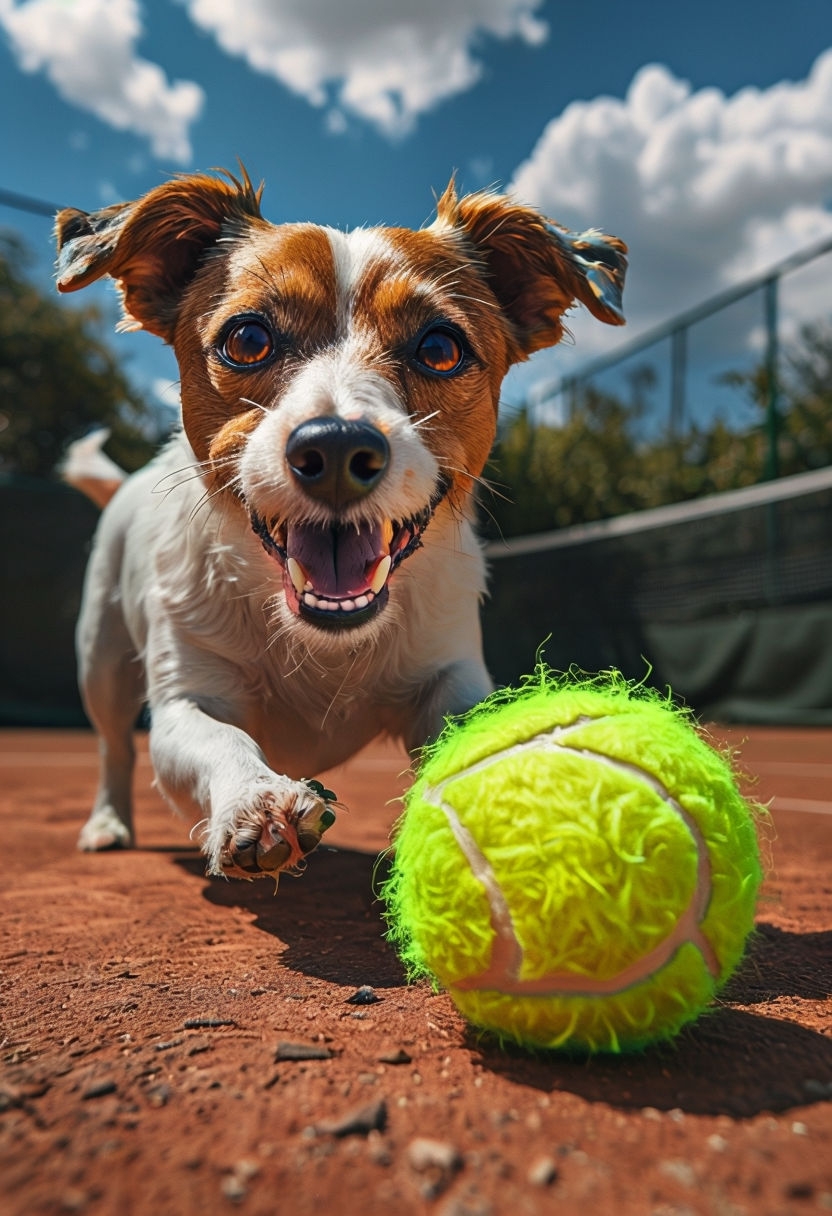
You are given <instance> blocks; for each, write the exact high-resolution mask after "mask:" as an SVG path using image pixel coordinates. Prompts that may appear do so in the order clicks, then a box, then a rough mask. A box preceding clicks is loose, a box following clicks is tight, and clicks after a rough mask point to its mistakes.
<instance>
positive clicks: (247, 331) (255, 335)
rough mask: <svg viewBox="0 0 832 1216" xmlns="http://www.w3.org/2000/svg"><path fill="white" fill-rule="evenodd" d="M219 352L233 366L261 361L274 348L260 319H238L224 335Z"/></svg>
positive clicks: (243, 365) (272, 340) (272, 341)
mask: <svg viewBox="0 0 832 1216" xmlns="http://www.w3.org/2000/svg"><path fill="white" fill-rule="evenodd" d="M219 350H220V354H221V355H222V357H223V359H225V360H226V362H227V363H233V364H234V366H235V367H251V366H252V365H253V364H257V363H263V362H265V360H266V359H268V358H269V357H270V356H271V354H272V352H273V350H274V339H273V337H272V335H271V333H270V332H269V330H268V329H267V328H266V326H265V325H264V324H263V323H262V321H253V320H252V321H240V322H239V323H238V324H237V325H234V326H233V327H232V328H231V329H230V330H229V331H228V333H227V334H226V335H225V338H224V340H223V342H222V343H221V344H220V348H219Z"/></svg>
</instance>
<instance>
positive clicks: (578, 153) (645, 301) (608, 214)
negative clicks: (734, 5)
mask: <svg viewBox="0 0 832 1216" xmlns="http://www.w3.org/2000/svg"><path fill="white" fill-rule="evenodd" d="M511 189H512V191H513V192H514V193H515V194H516V195H517V196H519V197H520V198H522V199H523V200H524V201H526V202H529V203H532V204H533V205H535V206H537V207H539V208H540V209H541V210H542V211H544V212H545V213H546V214H548V215H549V216H552V217H554V218H556V219H558V220H560V221H561V222H563V223H566V224H567V225H568V226H570V227H575V228H586V227H588V226H598V227H602V228H605V229H606V230H607V231H610V232H613V233H615V234H616V235H619V236H621V237H623V239H624V240H626V241H627V243H628V245H629V246H630V272H629V276H628V280H627V290H626V292H625V311H626V313H627V316H628V320H629V323H630V325H629V330H625V331H624V333H623V335H622V334H618V335H615V334H613V333H612V332H611V331H605V330H604V329H602V327H599V326H598V325H597V323H595V322H592V323H591V324H590V323H587V322H586V321H585V319H584V318H582V317H580V316H576V317H575V318H574V323H573V325H572V328H573V330H574V332H575V335H576V339H577V340H578V342H577V352H578V355H579V356H582V357H583V358H584V359H585V358H586V357H587V355H588V354H592V353H595V352H596V351H597V350H599V349H601V348H603V349H604V351H606V352H608V351H610V350H611V349H612V348H613V346H614V345H615V344H616V343H619V342H621V341H622V339H623V340H624V341H626V340H628V339H629V338H632V337H635V335H636V334H637V333H638V331H640V330H644V329H646V328H647V327H649V326H652V325H656V324H659V323H661V322H664V321H667V320H670V319H672V318H673V317H674V316H675V315H676V314H678V313H679V312H681V311H682V310H684V309H685V308H688V307H690V306H692V305H694V304H698V303H700V302H701V301H703V300H705V299H707V298H708V297H709V296H711V295H713V294H715V293H717V292H719V291H721V290H723V289H724V288H726V287H728V286H730V285H733V284H736V283H740V282H742V281H743V280H744V279H746V278H748V277H749V276H750V275H753V274H756V273H758V272H761V271H764V270H766V269H768V268H769V267H770V266H771V265H773V264H774V263H775V262H777V261H778V260H780V259H781V258H783V257H785V256H787V255H788V254H790V253H792V252H794V251H795V250H797V249H801V248H804V247H806V246H808V245H810V244H812V243H813V242H814V241H817V240H820V238H821V237H823V236H825V235H832V213H830V210H829V206H830V203H832V50H828V51H826V52H825V53H824V54H822V55H821V56H820V57H819V58H818V59H817V61H816V62H815V64H814V66H813V68H812V70H811V72H810V74H809V76H808V77H807V79H806V80H803V81H799V82H796V83H791V82H784V83H781V84H777V85H774V86H772V87H771V88H768V89H764V90H760V89H752V88H748V89H743V90H742V91H741V92H739V93H737V94H735V95H734V96H731V97H726V96H725V95H724V94H723V93H721V92H719V91H718V90H717V89H702V90H700V91H699V92H693V91H692V89H691V88H690V86H689V84H687V83H686V82H684V81H681V80H678V79H677V78H676V77H674V76H673V74H672V73H671V72H670V71H669V70H668V69H667V68H666V67H662V66H659V65H650V66H647V67H644V68H642V69H641V70H640V71H639V72H638V73H637V75H636V76H635V78H634V79H633V82H632V84H631V86H630V88H629V91H628V93H627V95H626V97H625V98H624V99H623V100H621V101H619V100H616V99H614V98H609V97H599V98H596V99H595V100H593V101H587V102H576V103H575V104H573V105H570V106H569V107H568V108H567V109H566V110H565V111H564V112H563V114H561V115H560V117H558V118H556V119H554V120H553V121H552V122H551V123H549V125H548V126H547V127H546V129H545V130H544V132H543V135H542V136H541V138H540V140H539V142H538V144H537V147H536V148H535V149H534V151H533V152H532V154H531V156H530V157H529V159H528V160H527V161H526V162H525V163H524V164H522V165H521V166H520V167H519V168H518V170H517V172H516V173H515V176H514V180H513V182H512V184H511ZM826 261H827V260H826V259H824V260H823V262H824V263H826ZM801 274H802V272H801ZM795 279H796V280H797V276H795ZM822 281H825V283H826V284H828V265H824V271H823V275H821V274H820V271H818V272H817V273H815V274H814V275H812V274H809V273H808V272H807V274H806V277H805V279H804V286H805V290H803V291H801V292H794V291H787V290H786V285H788V284H789V283H790V280H785V281H784V292H783V295H784V299H787V300H788V308H789V312H790V316H791V320H792V322H793V321H794V318H795V317H796V316H799V315H800V314H801V312H802V313H803V315H804V316H815V317H817V316H818V315H821V313H822V312H824V311H825V312H828V311H829V309H830V297H829V294H828V286H827V287H826V288H825V296H824V291H823V289H822V288H821V286H820V284H821V282H822ZM564 354H565V359H564V357H563V356H561V357H560V360H559V366H560V367H561V369H562V370H565V369H566V367H567V366H569V365H570V364H571V365H572V366H575V365H576V362H577V360H576V359H575V358H574V356H573V357H570V356H569V354H568V353H567V352H564Z"/></svg>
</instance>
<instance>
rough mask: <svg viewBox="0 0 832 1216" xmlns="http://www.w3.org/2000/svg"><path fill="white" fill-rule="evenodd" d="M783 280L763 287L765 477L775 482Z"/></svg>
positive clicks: (774, 277) (775, 277)
mask: <svg viewBox="0 0 832 1216" xmlns="http://www.w3.org/2000/svg"><path fill="white" fill-rule="evenodd" d="M779 286H780V278H779V275H772V277H771V278H770V279H767V280H766V282H765V285H764V288H763V291H764V301H765V318H766V385H767V396H766V424H765V425H766V441H767V442H766V458H765V465H764V469H763V477H764V479H765V480H767V481H773V480H774V479H775V478H776V477H779V476H780V460H779V457H778V452H777V440H778V437H779V431H780V412H779V408H778V405H779V396H780V386H779V374H778V362H779V347H778V333H777V328H778V294H779Z"/></svg>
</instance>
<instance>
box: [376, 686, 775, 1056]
mask: <svg viewBox="0 0 832 1216" xmlns="http://www.w3.org/2000/svg"><path fill="white" fill-rule="evenodd" d="M760 879H761V866H760V855H759V847H758V841H757V831H756V825H755V818H754V811H753V809H752V808H751V807H750V806H749V804H748V803H747V802H746V801H745V799H744V798H743V797H742V796H741V795H740V793H739V791H738V789H737V785H736V781H735V776H734V772H733V769H732V766H731V763H730V761H729V760H728V759H727V758H726V757H725V756H723V755H722V754H721V753H720V752H718V751H717V750H715V749H714V748H713V747H712V746H710V745H709V744H708V743H707V742H706V741H705V739H704V738H703V737H702V736H701V735H700V734H699V733H698V731H697V730H696V729H695V727H694V725H693V723H692V720H691V718H690V716H689V715H688V714H687V713H686V712H685V711H683V710H679V709H678V708H676V707H674V706H673V705H672V704H671V703H670V701H669V700H668V699H665V698H662V697H661V696H660V695H659V694H657V693H654V692H651V691H649V690H648V689H645V688H644V687H643V686H641V685H637V686H634V685H631V684H629V683H628V682H627V681H626V680H624V678H623V677H622V676H620V675H618V673H615V672H611V673H606V674H605V675H604V676H599V677H594V678H591V679H584V680H579V679H577V678H574V677H571V676H570V677H561V678H555V677H553V676H551V675H550V674H549V673H548V672H546V671H545V669H543V668H540V669H538V671H537V673H536V674H535V676H533V677H529V678H528V679H527V680H526V681H525V682H524V684H523V685H522V687H521V688H520V689H514V690H502V691H500V692H498V693H495V694H493V696H491V697H490V698H488V699H487V700H486V701H484V702H482V703H481V704H480V705H478V706H477V707H475V709H473V710H472V711H471V712H470V713H469V714H467V715H465V716H464V717H462V718H459V719H455V720H452V721H451V722H449V724H448V725H447V726H446V729H445V730H444V732H443V733H442V735H441V736H440V738H439V739H438V740H437V742H436V743H435V744H434V745H433V746H432V747H431V748H430V749H429V750H428V752H427V753H426V755H425V757H424V761H423V765H422V767H421V769H420V773H419V777H418V780H417V781H416V782H415V784H414V785H413V786H412V787H411V789H410V791H409V794H408V797H407V799H406V803H405V811H404V814H403V816H402V818H401V820H400V821H399V824H398V825H397V834H396V838H395V856H394V861H393V867H392V870H391V873H390V877H389V879H388V880H387V882H386V883H385V885H384V888H383V896H384V898H385V900H386V904H387V917H388V922H389V926H390V937H391V938H392V939H393V940H394V941H395V943H396V945H397V947H398V949H399V951H400V953H401V955H402V958H403V959H404V962H405V964H406V967H407V969H408V973H409V975H410V976H411V978H413V977H415V976H419V975H427V976H430V977H432V979H433V980H434V981H435V982H438V983H439V984H440V985H442V986H443V987H445V988H446V989H447V990H448V991H449V993H450V994H451V996H452V998H453V1000H454V1002H455V1003H456V1005H457V1007H458V1009H459V1010H460V1011H461V1012H462V1013H463V1014H464V1015H465V1017H467V1018H468V1020H469V1021H470V1022H472V1023H473V1024H474V1025H476V1026H479V1027H482V1028H485V1029H487V1030H490V1031H492V1032H494V1033H496V1034H497V1035H498V1036H500V1037H501V1038H503V1039H507V1040H514V1041H516V1042H519V1043H522V1044H524V1045H527V1046H533V1047H543V1048H565V1049H570V1050H576V1049H577V1050H581V1051H624V1050H634V1049H639V1048H642V1047H644V1046H646V1045H647V1044H649V1043H652V1042H655V1041H658V1040H661V1039H668V1038H672V1037H673V1036H674V1035H676V1034H677V1033H678V1031H679V1030H680V1028H681V1027H682V1026H683V1025H684V1024H685V1023H687V1022H690V1021H692V1020H693V1019H695V1018H696V1017H697V1016H699V1014H700V1013H701V1012H702V1011H703V1010H704V1009H705V1008H706V1007H707V1006H708V1004H709V1003H710V1002H711V1001H712V999H713V997H714V995H715V994H716V993H717V991H718V990H719V989H720V987H721V986H722V985H723V984H724V983H725V982H726V980H727V979H728V978H729V976H730V975H731V973H732V972H733V971H734V969H735V968H736V965H737V963H738V962H739V960H740V958H741V956H742V954H743V951H744V948H745V944H746V940H747V938H748V935H749V933H750V932H751V929H752V927H753V922H754V911H755V906H756V897H757V892H758V888H759V884H760Z"/></svg>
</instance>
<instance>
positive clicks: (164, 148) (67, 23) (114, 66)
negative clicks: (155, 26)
mask: <svg viewBox="0 0 832 1216" xmlns="http://www.w3.org/2000/svg"><path fill="white" fill-rule="evenodd" d="M0 26H2V28H3V29H4V30H5V31H6V34H7V36H8V38H9V42H10V44H11V48H12V50H13V52H14V54H15V56H16V58H17V61H18V63H19V64H20V67H21V68H22V69H23V71H25V72H44V73H45V75H46V76H47V77H48V79H49V80H50V81H51V83H52V84H53V85H54V87H55V88H56V89H57V91H58V93H60V95H61V97H63V98H64V100H65V101H68V102H69V103H70V104H71V105H74V106H77V107H78V108H79V109H82V110H87V111H89V112H90V113H92V114H94V115H95V116H96V117H97V118H100V119H101V120H102V121H103V122H106V123H109V125H110V126H113V127H115V128H116V129H117V130H120V131H132V132H133V133H134V134H135V135H138V136H140V137H142V138H145V139H147V140H149V142H150V145H151V148H152V150H153V153H154V155H156V156H159V157H163V158H165V159H169V160H174V161H180V162H184V161H188V160H189V159H190V156H191V146H190V142H189V139H188V131H189V128H190V125H191V123H192V122H194V121H195V119H196V118H197V117H198V116H199V113H200V111H201V109H202V105H203V102H204V94H203V91H202V89H201V88H200V87H199V85H197V84H195V83H194V82H193V81H189V80H177V81H174V82H173V84H170V83H169V82H168V80H167V77H166V76H165V73H164V72H163V71H162V69H161V68H160V67H159V66H158V64H155V63H151V62H149V60H147V59H141V58H139V57H138V56H137V55H136V50H135V48H136V43H137V42H138V39H139V37H140V35H141V32H142V27H141V20H140V16H139V7H138V3H137V0H71V3H67V2H66V0H25V2H24V3H18V4H15V3H14V0H0Z"/></svg>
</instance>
